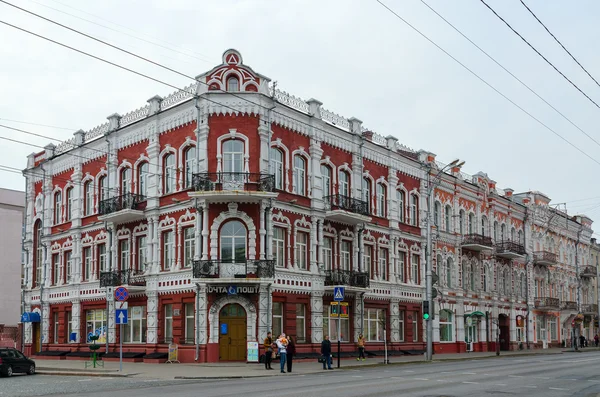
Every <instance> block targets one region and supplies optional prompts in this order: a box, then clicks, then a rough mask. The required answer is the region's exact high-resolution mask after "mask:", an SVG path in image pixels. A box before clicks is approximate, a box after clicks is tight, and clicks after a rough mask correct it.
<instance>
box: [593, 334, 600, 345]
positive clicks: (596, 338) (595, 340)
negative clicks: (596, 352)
mask: <svg viewBox="0 0 600 397" xmlns="http://www.w3.org/2000/svg"><path fill="white" fill-rule="evenodd" d="M598 342H600V340H599V339H598V334H596V335H594V345H596V347H598Z"/></svg>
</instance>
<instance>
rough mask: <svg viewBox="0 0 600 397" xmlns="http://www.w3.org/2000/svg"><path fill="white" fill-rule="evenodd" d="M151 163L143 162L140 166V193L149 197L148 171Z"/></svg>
mask: <svg viewBox="0 0 600 397" xmlns="http://www.w3.org/2000/svg"><path fill="white" fill-rule="evenodd" d="M149 167H150V166H149V165H148V163H146V162H143V163H142V164H140V165H139V167H138V181H139V182H138V194H140V195H142V196H144V197H148V173H149Z"/></svg>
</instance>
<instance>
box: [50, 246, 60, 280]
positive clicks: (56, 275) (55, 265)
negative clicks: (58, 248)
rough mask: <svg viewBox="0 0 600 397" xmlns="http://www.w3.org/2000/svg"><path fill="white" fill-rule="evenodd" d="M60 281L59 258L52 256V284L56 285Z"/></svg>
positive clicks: (55, 255) (56, 255)
mask: <svg viewBox="0 0 600 397" xmlns="http://www.w3.org/2000/svg"><path fill="white" fill-rule="evenodd" d="M59 280H60V256H59V255H58V254H54V255H52V283H53V284H54V285H57V284H58V282H59Z"/></svg>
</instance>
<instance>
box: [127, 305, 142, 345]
mask: <svg viewBox="0 0 600 397" xmlns="http://www.w3.org/2000/svg"><path fill="white" fill-rule="evenodd" d="M146 331H147V325H146V306H129V310H127V324H125V325H124V326H123V343H146Z"/></svg>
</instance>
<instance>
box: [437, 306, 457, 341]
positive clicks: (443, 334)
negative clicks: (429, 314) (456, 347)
mask: <svg viewBox="0 0 600 397" xmlns="http://www.w3.org/2000/svg"><path fill="white" fill-rule="evenodd" d="M439 321H440V342H453V341H454V331H453V324H454V322H453V315H452V312H451V311H450V310H440V320H439Z"/></svg>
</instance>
